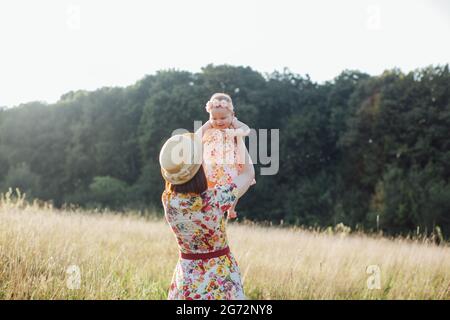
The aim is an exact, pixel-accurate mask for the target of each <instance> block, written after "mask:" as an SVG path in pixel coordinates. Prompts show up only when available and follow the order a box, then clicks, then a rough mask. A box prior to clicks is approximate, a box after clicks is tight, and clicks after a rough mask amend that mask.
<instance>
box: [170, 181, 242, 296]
mask: <svg viewBox="0 0 450 320" xmlns="http://www.w3.org/2000/svg"><path fill="white" fill-rule="evenodd" d="M236 197H237V189H236V185H235V184H234V183H231V184H228V185H222V186H221V185H216V186H215V187H214V188H211V189H208V190H206V191H205V192H203V193H202V194H200V195H198V194H197V195H196V194H191V193H175V192H170V191H167V190H166V191H164V192H163V195H162V202H163V206H164V212H165V218H166V221H167V222H168V223H169V225H170V227H171V228H172V231H173V232H174V234H175V237H176V239H177V242H178V247H179V250H180V251H181V252H183V253H207V252H211V251H217V250H220V249H223V248H226V247H227V246H228V241H227V236H226V232H225V226H226V219H225V217H224V212H225V211H226V210H228V209H229V208H230V207H231V205H232V204H233V202H234V201H235V200H236ZM168 299H169V300H173V299H175V300H194V299H203V300H235V299H238V300H243V299H247V298H246V296H245V295H244V290H243V286H242V281H241V274H240V270H239V267H238V264H237V262H236V260H235V259H234V256H233V255H232V253H231V252H229V253H228V254H226V255H223V256H220V257H216V258H209V259H197V260H190V259H184V258H182V257H180V258H179V260H178V263H177V265H176V267H175V271H174V273H173V277H172V281H171V284H170V288H169V293H168Z"/></svg>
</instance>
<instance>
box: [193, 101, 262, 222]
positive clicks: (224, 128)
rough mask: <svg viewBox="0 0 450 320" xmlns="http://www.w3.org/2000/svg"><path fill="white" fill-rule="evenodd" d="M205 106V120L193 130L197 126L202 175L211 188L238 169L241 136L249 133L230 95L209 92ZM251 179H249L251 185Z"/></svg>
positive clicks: (231, 211) (230, 213)
mask: <svg viewBox="0 0 450 320" xmlns="http://www.w3.org/2000/svg"><path fill="white" fill-rule="evenodd" d="M205 108H206V111H207V112H208V113H209V120H208V121H207V122H206V123H205V124H204V125H203V126H202V127H201V128H200V129H198V130H197V133H198V132H199V131H200V130H201V131H200V132H201V134H202V142H203V161H204V168H205V174H206V179H207V180H208V188H213V187H214V186H215V185H216V184H219V185H224V184H229V183H232V182H233V178H234V177H236V176H238V174H239V173H240V172H241V171H242V169H243V167H244V166H243V164H244V163H243V161H244V159H245V156H244V155H245V149H243V148H246V146H245V144H244V141H243V137H244V136H247V135H249V134H250V128H249V127H248V126H247V125H246V124H245V123H243V122H241V121H239V120H238V119H237V118H236V116H235V113H234V106H233V102H232V100H231V97H230V96H229V95H227V94H225V93H215V94H213V95H212V97H211V99H210V100H209V101H208V102H207V103H206V107H205ZM255 183H256V181H255V180H254V179H253V182H252V185H254V184H255ZM236 204H237V202H235V203H234V205H233V206H232V207H231V208H230V209H229V210H228V214H227V217H228V218H230V219H233V218H236V217H237V213H236V211H235V207H236Z"/></svg>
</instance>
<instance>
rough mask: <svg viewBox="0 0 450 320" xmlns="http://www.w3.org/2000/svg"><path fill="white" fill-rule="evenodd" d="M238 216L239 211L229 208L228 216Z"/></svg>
mask: <svg viewBox="0 0 450 320" xmlns="http://www.w3.org/2000/svg"><path fill="white" fill-rule="evenodd" d="M236 217H237V212H236V211H234V210H228V218H230V219H235V218H236Z"/></svg>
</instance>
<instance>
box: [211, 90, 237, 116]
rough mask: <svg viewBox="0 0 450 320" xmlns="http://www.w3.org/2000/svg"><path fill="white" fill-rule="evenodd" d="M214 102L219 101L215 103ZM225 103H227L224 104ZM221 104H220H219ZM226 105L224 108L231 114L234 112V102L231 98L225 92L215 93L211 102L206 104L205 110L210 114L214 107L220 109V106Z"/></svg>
mask: <svg viewBox="0 0 450 320" xmlns="http://www.w3.org/2000/svg"><path fill="white" fill-rule="evenodd" d="M214 100H217V101H215V102H214V103H215V104H214V103H213V101H214ZM224 101H225V103H224ZM219 102H220V104H219ZM222 103H224V105H223V107H225V108H227V109H228V110H230V111H231V112H233V109H234V107H233V100H232V99H231V97H230V96H229V95H228V94H226V93H223V92H216V93H214V94H213V95H212V96H211V98H210V99H209V101H208V102H207V103H206V106H205V109H206V111H208V112H211V109H212V108H213V107H220V105H221V104H222Z"/></svg>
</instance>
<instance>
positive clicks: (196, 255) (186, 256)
mask: <svg viewBox="0 0 450 320" xmlns="http://www.w3.org/2000/svg"><path fill="white" fill-rule="evenodd" d="M229 252H230V248H229V247H225V248H223V249H220V250H217V251H212V252H207V253H184V252H180V256H181V258H183V259H189V260H197V259H211V258H217V257H220V256H223V255H226V254H228V253H229Z"/></svg>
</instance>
